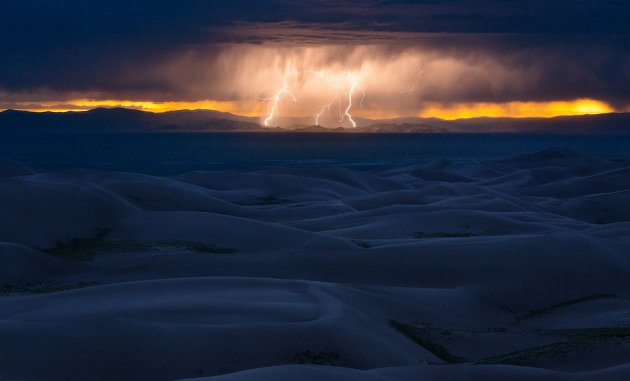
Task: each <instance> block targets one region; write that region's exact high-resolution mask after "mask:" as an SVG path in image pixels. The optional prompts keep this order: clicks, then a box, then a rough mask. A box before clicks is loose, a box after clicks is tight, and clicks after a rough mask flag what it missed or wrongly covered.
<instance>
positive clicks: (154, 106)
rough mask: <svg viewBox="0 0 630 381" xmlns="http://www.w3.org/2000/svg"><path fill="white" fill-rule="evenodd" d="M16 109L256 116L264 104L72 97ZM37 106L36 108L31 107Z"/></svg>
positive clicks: (262, 111) (264, 106) (264, 109)
mask: <svg viewBox="0 0 630 381" xmlns="http://www.w3.org/2000/svg"><path fill="white" fill-rule="evenodd" d="M17 106H18V107H16V109H19V110H24V111H31V112H69V111H87V110H90V109H93V108H98V107H107V108H113V107H124V108H130V109H135V110H142V111H149V112H156V113H163V112H169V111H178V110H215V111H222V112H229V113H232V114H237V115H241V116H251V117H258V116H260V115H261V114H263V113H264V112H265V111H266V107H267V106H266V104H262V103H261V102H259V101H212V100H201V101H193V102H176V101H170V102H153V101H133V100H114V99H105V100H92V99H73V100H69V101H64V102H37V103H29V104H28V105H25V106H26V107H23V108H22V107H19V104H18V105H17ZM33 106H37V108H35V107H33Z"/></svg>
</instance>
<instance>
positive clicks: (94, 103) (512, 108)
mask: <svg viewBox="0 0 630 381" xmlns="http://www.w3.org/2000/svg"><path fill="white" fill-rule="evenodd" d="M285 106H286V105H285ZM96 107H125V108H131V109H137V110H143V111H150V112H157V113H160V112H168V111H176V110H196V109H205V110H217V111H223V112H229V113H232V114H237V115H243V116H251V117H261V118H262V117H264V116H266V115H267V114H266V113H267V107H268V105H267V103H266V102H265V101H262V100H256V101H211V100H203V101H196V102H151V101H133V100H112V99H109V100H88V99H75V100H69V101H65V102H40V103H29V104H28V106H27V107H26V108H23V110H26V111H33V112H46V111H51V112H66V111H85V110H89V109H93V108H96ZM615 111H622V110H616V109H614V108H613V107H612V106H610V105H609V104H607V103H606V102H602V101H598V100H594V99H576V100H572V101H553V102H505V103H488V102H478V103H455V104H440V103H429V104H427V105H425V107H424V108H423V109H421V110H418V111H417V112H416V113H415V115H402V114H399V113H396V112H392V111H387V110H370V109H360V108H359V109H358V110H355V113H354V115H355V116H359V117H362V118H368V119H388V118H396V117H407V116H417V117H427V118H428V117H436V118H441V119H448V120H452V119H460V118H475V117H514V118H525V117H553V116H560V115H584V114H601V113H608V112H615ZM281 114H282V116H303V117H305V116H311V114H310V113H309V114H305V113H303V112H300V110H298V109H296V108H293V107H285V110H284V111H283V112H282V113H281Z"/></svg>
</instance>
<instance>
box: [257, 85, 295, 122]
mask: <svg viewBox="0 0 630 381" xmlns="http://www.w3.org/2000/svg"><path fill="white" fill-rule="evenodd" d="M283 97H289V98H290V99H291V100H292V101H293V102H297V99H296V98H295V97H294V96H293V95H291V94H290V93H289V86H288V85H287V80H286V78H285V79H284V81H283V82H282V87H280V89H279V90H278V91H277V92H276V94H275V95H274V96H273V97H271V98H259V99H260V100H264V101H268V102H271V103H270V104H271V106H270V107H269V115H268V116H267V118H266V119H265V121H264V124H265V127H269V122H271V121H272V120H273V118H274V117H275V116H276V113H277V112H278V104H279V103H280V100H281V99H282V98H283Z"/></svg>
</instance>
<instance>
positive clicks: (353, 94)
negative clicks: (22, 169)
mask: <svg viewBox="0 0 630 381" xmlns="http://www.w3.org/2000/svg"><path fill="white" fill-rule="evenodd" d="M125 76H127V77H125ZM121 77H122V78H126V79H125V80H126V81H129V82H130V86H132V87H133V86H134V84H142V83H153V82H155V81H158V80H159V83H161V84H162V87H163V88H165V89H166V90H167V94H166V95H165V94H162V93H155V94H147V95H146V96H144V97H143V98H141V99H138V98H135V97H133V95H134V94H132V93H130V94H129V95H131V96H130V97H127V96H125V93H124V92H118V93H116V92H112V93H111V94H107V93H105V94H100V95H98V96H95V97H93V96H90V95H88V94H86V95H85V96H84V97H76V96H75V97H63V96H64V94H63V92H60V93H58V94H52V95H47V98H46V99H45V100H42V99H39V98H38V97H37V94H35V95H34V96H33V97H32V98H29V97H28V96H22V98H21V99H19V100H17V99H16V97H12V95H11V94H7V95H6V96H3V97H2V96H0V101H2V99H1V98H4V99H5V100H6V99H12V101H11V102H4V103H2V102H0V107H2V108H16V109H23V110H29V111H81V110H87V109H92V108H95V107H127V108H133V109H139V110H144V111H151V112H166V111H173V110H181V109H212V110H218V111H224V112H230V113H233V114H238V115H243V116H252V117H259V119H260V123H261V124H265V125H267V126H270V127H272V126H275V125H278V120H279V119H281V118H282V117H289V116H292V117H305V118H310V119H311V120H310V122H308V123H310V124H316V123H318V124H320V125H323V126H326V127H336V126H344V127H352V126H353V125H354V124H355V121H354V119H353V118H355V117H361V118H369V119H386V118H396V117H412V116H417V117H437V118H442V119H457V118H470V117H482V116H489V117H552V116H558V115H582V114H597V113H606V112H614V111H624V109H623V108H622V109H620V108H619V106H614V105H611V104H610V103H609V102H607V101H605V100H601V99H597V97H588V96H583V97H582V96H580V97H575V98H573V99H566V98H565V99H562V100H554V98H551V99H546V98H545V99H540V97H539V96H536V94H537V93H539V90H538V88H539V87H540V86H543V85H544V84H543V82H544V81H545V77H544V76H543V74H541V72H539V71H538V70H537V69H536V67H535V66H533V67H532V66H517V65H514V64H513V62H512V61H510V60H503V59H500V58H497V57H490V56H485V55H483V54H475V55H460V54H458V53H457V54H456V53H452V54H451V53H448V52H444V51H435V50H431V49H421V48H419V47H411V48H410V47H396V46H383V45H359V46H345V45H319V46H282V45H280V46H278V45H274V44H263V45H250V44H235V45H230V46H224V47H223V48H222V49H221V50H220V51H219V52H218V53H217V52H214V51H213V52H208V51H204V49H202V48H184V49H182V50H180V51H178V52H176V53H174V54H172V55H170V56H169V57H167V58H165V59H164V60H162V61H160V62H157V63H156V64H155V65H153V66H151V67H147V68H145V69H144V70H141V71H136V70H134V71H132V72H129V73H127V74H121ZM74 94H76V95H79V96H80V94H77V93H74ZM0 95H2V94H1V93H0ZM108 95H111V96H108ZM121 95H122V96H121ZM105 97H107V98H105ZM56 99H63V100H60V101H57V100H56ZM510 99H519V101H512V100H510ZM528 99H529V100H528Z"/></svg>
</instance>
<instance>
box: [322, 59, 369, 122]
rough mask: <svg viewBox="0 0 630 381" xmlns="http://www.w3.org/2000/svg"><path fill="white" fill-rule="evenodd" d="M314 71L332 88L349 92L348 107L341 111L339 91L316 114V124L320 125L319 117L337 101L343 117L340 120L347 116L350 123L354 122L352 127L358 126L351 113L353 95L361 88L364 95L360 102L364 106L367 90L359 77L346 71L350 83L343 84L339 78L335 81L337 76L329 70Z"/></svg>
mask: <svg viewBox="0 0 630 381" xmlns="http://www.w3.org/2000/svg"><path fill="white" fill-rule="evenodd" d="M314 73H315V74H317V75H318V76H319V77H321V78H323V79H324V80H325V81H326V82H327V83H328V84H329V85H330V86H331V87H332V88H334V89H335V91H336V92H338V91H343V92H345V93H346V94H347V99H348V103H347V105H346V108H345V109H344V110H343V112H342V111H341V98H340V97H339V94H338V93H337V94H335V96H334V97H333V98H332V100H331V101H330V102H328V103H327V104H324V105H323V106H322V108H321V109H320V111H319V112H318V113H317V114H315V124H316V125H319V119H320V118H321V117H322V116H323V115H324V113H325V112H326V111H328V112H330V109H331V107H332V106H333V104H334V103H335V102H336V103H337V104H338V106H339V115H340V117H341V118H340V119H339V121H340V122H343V121H344V120H345V119H346V118H347V119H348V121H349V122H350V124H352V127H353V128H356V127H357V124H356V122H355V120H354V119H353V118H352V114H351V113H350V111H351V110H352V107H353V97H354V94H355V92H356V91H357V90H359V91H361V92H362V93H363V96H362V97H361V102H360V105H361V108H363V100H364V99H365V91H364V90H363V89H362V88H361V86H360V82H359V78H358V77H357V76H356V75H355V74H353V73H351V72H346V81H348V83H343V82H345V81H343V82H342V84H340V83H339V80H337V82H335V81H334V78H335V76H332V75H331V73H330V72H329V71H327V70H320V71H318V72H314Z"/></svg>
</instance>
